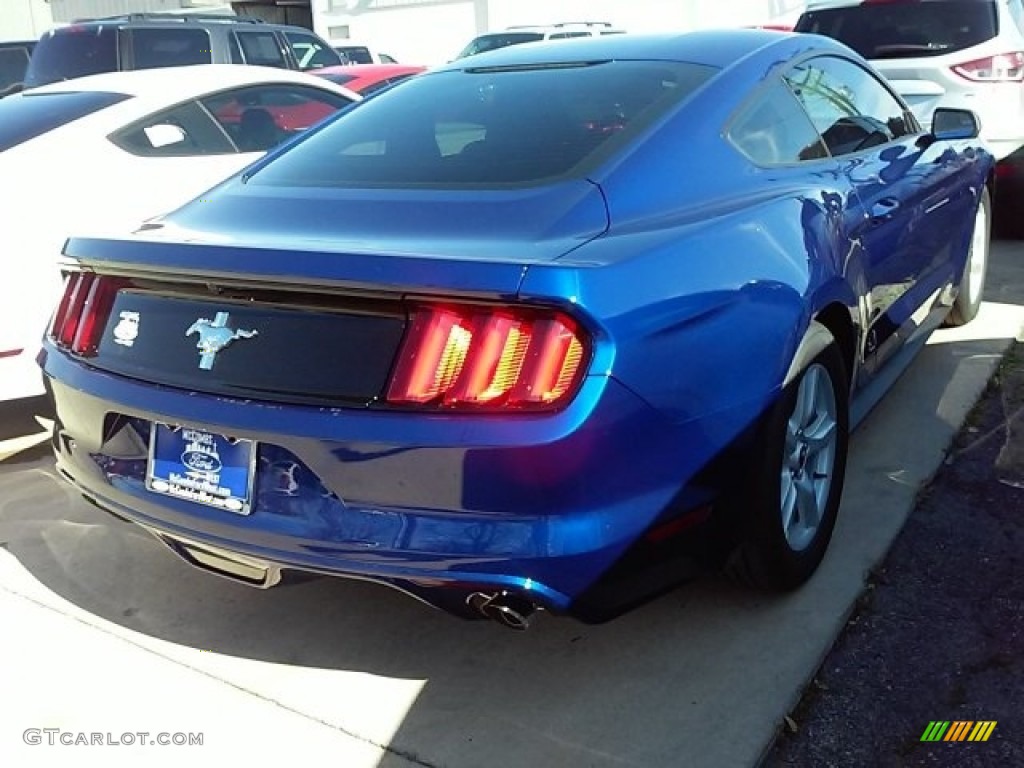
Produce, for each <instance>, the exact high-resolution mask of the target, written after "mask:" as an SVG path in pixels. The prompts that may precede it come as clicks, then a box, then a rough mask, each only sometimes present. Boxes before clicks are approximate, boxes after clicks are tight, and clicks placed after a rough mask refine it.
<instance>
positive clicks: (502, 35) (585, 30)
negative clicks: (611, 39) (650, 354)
mask: <svg viewBox="0 0 1024 768" xmlns="http://www.w3.org/2000/svg"><path fill="white" fill-rule="evenodd" d="M624 32H625V30H622V29H618V28H617V27H614V26H613V25H612V24H611V22H607V21H566V22H561V23H559V24H549V25H531V26H518V27H509V28H508V29H506V30H504V31H501V32H488V33H487V34H486V35H480V36H479V37H474V38H473V39H472V40H471V41H470V42H469V44H468V45H467V46H466V47H465V48H463V49H462V51H461V52H460V53H459V55H458V56H456V57H455V58H456V59H461V58H464V57H466V56H473V55H475V54H478V53H485V52H487V51H494V50H497V49H498V48H504V47H505V46H507V45H519V44H520V43H535V42H539V41H541V40H564V39H566V38H570V37H597V36H601V35H621V34H623V33H624Z"/></svg>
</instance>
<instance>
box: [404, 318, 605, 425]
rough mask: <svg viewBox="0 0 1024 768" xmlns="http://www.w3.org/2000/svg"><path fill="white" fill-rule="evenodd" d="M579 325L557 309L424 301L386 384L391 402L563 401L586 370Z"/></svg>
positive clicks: (501, 405) (496, 405)
mask: <svg viewBox="0 0 1024 768" xmlns="http://www.w3.org/2000/svg"><path fill="white" fill-rule="evenodd" d="M584 357H585V341H584V339H583V337H582V335H581V330H580V328H579V326H578V325H577V324H576V323H575V322H574V321H573V320H572V319H570V318H569V317H567V316H565V315H563V314H561V313H557V312H543V311H538V310H533V309H518V308H516V309H513V308H488V307H452V306H440V305H438V306H420V307H417V308H416V309H415V310H414V311H413V313H412V318H411V322H410V324H409V329H408V331H407V333H406V336H405V340H404V341H403V343H402V348H401V350H400V351H399V356H398V365H397V367H396V369H395V374H394V376H393V377H392V380H391V385H390V386H389V388H388V393H387V400H388V402H392V403H404V404H416V405H432V406H437V407H450V408H490V409H516V408H521V409H542V408H553V407H557V406H558V405H560V404H562V403H564V402H565V401H566V400H568V399H569V397H571V396H572V395H573V394H574V393H575V389H576V386H577V385H578V383H579V379H580V377H581V375H582V373H583V364H584Z"/></svg>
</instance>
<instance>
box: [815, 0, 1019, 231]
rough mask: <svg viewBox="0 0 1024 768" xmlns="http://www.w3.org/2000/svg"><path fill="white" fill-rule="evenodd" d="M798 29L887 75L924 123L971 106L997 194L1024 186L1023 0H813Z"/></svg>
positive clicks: (1015, 194)
mask: <svg viewBox="0 0 1024 768" xmlns="http://www.w3.org/2000/svg"><path fill="white" fill-rule="evenodd" d="M796 31H798V32H810V33H815V34H822V35H828V36H829V37H833V38H835V39H837V40H840V41H841V42H843V43H845V44H846V45H848V46H850V47H851V48H853V49H854V50H855V51H857V52H858V53H859V54H861V55H862V56H864V57H865V58H866V59H868V60H869V61H870V62H871V64H872V65H873V66H874V67H875V69H877V70H878V71H879V72H881V73H882V74H883V75H885V76H886V77H887V78H888V79H889V81H890V82H891V83H892V86H893V87H894V88H895V89H896V90H897V91H898V92H899V93H900V94H901V95H902V96H903V98H904V99H906V101H907V103H908V104H909V105H910V107H911V109H913V110H914V114H915V115H917V117H918V119H919V120H920V121H921V122H922V123H924V124H927V122H928V121H929V120H931V116H932V114H933V112H934V110H935V109H936V108H937V107H959V108H964V109H971V110H972V111H974V112H976V113H977V114H978V116H979V117H980V119H981V132H982V133H981V135H982V137H983V138H984V139H985V140H986V142H987V143H988V145H989V147H990V148H991V150H992V153H993V154H994V155H995V156H996V159H997V160H1002V161H1004V162H1003V163H1002V164H1001V166H1000V177H1001V178H1000V188H999V192H998V194H997V196H996V198H997V201H999V202H1001V203H1010V204H1011V205H1012V206H1013V208H1014V210H1010V211H1008V214H1009V215H1008V216H1007V217H1006V218H1008V219H1010V220H1012V221H1013V222H1017V221H1019V220H1020V216H1019V215H1018V214H1017V212H1016V210H1015V209H1016V208H1017V207H1018V206H1019V204H1020V199H1021V198H1020V194H1021V193H1022V192H1024V150H1022V147H1024V2H1022V0H930V1H929V2H919V1H918V2H860V0H810V2H809V3H808V4H807V9H806V11H805V13H804V14H803V15H802V16H801V17H800V19H799V20H798V21H797V24H796Z"/></svg>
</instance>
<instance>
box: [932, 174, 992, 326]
mask: <svg viewBox="0 0 1024 768" xmlns="http://www.w3.org/2000/svg"><path fill="white" fill-rule="evenodd" d="M991 249H992V198H991V197H990V196H989V193H988V188H987V187H986V188H984V189H982V190H981V199H980V200H978V208H977V209H976V212H975V215H974V226H973V227H972V229H971V243H970V246H969V247H968V249H967V262H966V264H964V274H963V277H961V278H960V286H959V291H958V292H957V296H956V300H955V301H954V302H953V308H952V309H951V310H950V311H949V314H948V315H946V319H945V321H943V323H942V325H943V327H945V328H959V327H960V326H961V325H967V323H969V322H971V320H973V319H974V318H975V317H977V315H978V310H979V309H981V297H982V294H983V293H984V292H985V277H986V275H987V274H988V261H989V255H990V253H991ZM972 265H973V266H972Z"/></svg>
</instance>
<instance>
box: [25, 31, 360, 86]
mask: <svg viewBox="0 0 1024 768" xmlns="http://www.w3.org/2000/svg"><path fill="white" fill-rule="evenodd" d="M211 63H213V64H259V65H262V66H265V67H282V68H285V69H316V68H319V67H328V66H334V65H337V64H341V63H343V62H342V60H341V56H340V55H339V54H338V53H337V52H336V51H335V50H334V49H332V48H331V46H330V44H329V43H327V42H326V41H325V40H323V39H321V38H319V37H317V36H316V35H314V34H313V33H312V32H310V31H309V30H308V29H303V28H302V27H292V26H285V25H280V24H266V23H264V22H263V21H262V20H261V19H256V18H252V17H248V16H213V15H209V14H205V15H204V14H170V13H133V14H127V15H123V16H110V17H106V18H102V19H87V20H84V21H79V22H75V23H73V24H71V25H70V26H67V27H61V28H59V29H54V30H51V31H49V32H47V33H46V34H45V35H43V36H42V37H41V38H40V39H39V42H38V43H37V44H36V48H35V51H34V52H33V53H32V59H31V62H30V63H29V66H28V72H27V73H26V74H25V87H26V88H32V87H35V86H38V85H46V84H47V83H53V82H56V81H58V80H70V79H71V78H74V77H83V76H85V75H94V74H98V73H100V72H113V71H117V70H126V69H154V68H156V67H177V66H183V65H186V64H211Z"/></svg>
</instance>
